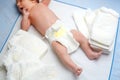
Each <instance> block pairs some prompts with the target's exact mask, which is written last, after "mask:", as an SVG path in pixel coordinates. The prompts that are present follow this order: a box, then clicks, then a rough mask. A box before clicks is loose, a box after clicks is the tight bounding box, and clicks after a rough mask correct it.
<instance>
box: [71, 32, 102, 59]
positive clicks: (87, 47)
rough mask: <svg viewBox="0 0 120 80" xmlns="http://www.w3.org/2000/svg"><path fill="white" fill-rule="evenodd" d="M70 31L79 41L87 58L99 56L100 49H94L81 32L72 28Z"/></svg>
mask: <svg viewBox="0 0 120 80" xmlns="http://www.w3.org/2000/svg"><path fill="white" fill-rule="evenodd" d="M71 32H72V34H73V37H74V38H75V39H76V40H77V41H78V42H79V43H80V47H81V48H82V50H83V51H84V52H85V53H86V55H87V57H88V58H89V59H97V58H99V57H100V55H101V53H102V51H94V50H93V49H92V48H91V47H90V45H89V43H88V40H87V39H86V38H85V37H84V36H83V35H82V33H80V32H79V31H77V30H72V31H71Z"/></svg>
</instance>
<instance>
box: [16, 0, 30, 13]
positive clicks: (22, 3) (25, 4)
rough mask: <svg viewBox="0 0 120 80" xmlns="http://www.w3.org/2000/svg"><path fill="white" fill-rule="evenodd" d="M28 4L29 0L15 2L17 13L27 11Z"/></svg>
mask: <svg viewBox="0 0 120 80" xmlns="http://www.w3.org/2000/svg"><path fill="white" fill-rule="evenodd" d="M30 2H31V1H30V0H17V2H16V4H17V7H18V9H19V11H20V12H22V11H23V9H27V8H28V5H29V3H30Z"/></svg>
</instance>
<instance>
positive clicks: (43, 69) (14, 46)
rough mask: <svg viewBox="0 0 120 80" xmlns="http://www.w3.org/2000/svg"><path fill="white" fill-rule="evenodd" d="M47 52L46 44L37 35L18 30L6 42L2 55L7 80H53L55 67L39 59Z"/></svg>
mask: <svg viewBox="0 0 120 80" xmlns="http://www.w3.org/2000/svg"><path fill="white" fill-rule="evenodd" d="M46 53H47V46H46V44H45V43H44V42H43V41H42V40H41V39H39V38H38V37H37V36H35V35H33V34H30V33H29V32H26V31H23V30H19V31H18V32H17V33H16V34H15V35H14V36H13V37H12V38H11V39H10V40H9V43H8V51H7V53H6V55H5V57H4V60H3V62H4V66H5V68H6V70H7V75H6V79H7V80H34V79H36V80H38V79H42V80H55V69H54V67H53V66H52V65H48V64H44V63H43V62H42V61H41V59H42V58H43V55H45V54H46Z"/></svg>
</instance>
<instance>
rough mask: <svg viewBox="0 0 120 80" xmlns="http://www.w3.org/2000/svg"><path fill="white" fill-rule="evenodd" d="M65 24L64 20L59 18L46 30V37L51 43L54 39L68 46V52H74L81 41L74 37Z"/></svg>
mask: <svg viewBox="0 0 120 80" xmlns="http://www.w3.org/2000/svg"><path fill="white" fill-rule="evenodd" d="M64 26H65V25H64V24H63V22H62V21H60V20H57V21H56V22H55V24H53V25H52V26H51V27H50V28H49V29H48V30H47V31H46V34H45V37H46V38H47V39H48V40H49V42H50V43H52V41H58V42H60V43H61V44H62V45H63V46H65V47H66V48H67V51H68V53H72V52H74V51H75V50H76V49H77V48H78V47H79V43H78V42H77V41H76V40H75V39H74V38H73V35H72V33H71V32H69V31H67V30H66V29H65V27H64Z"/></svg>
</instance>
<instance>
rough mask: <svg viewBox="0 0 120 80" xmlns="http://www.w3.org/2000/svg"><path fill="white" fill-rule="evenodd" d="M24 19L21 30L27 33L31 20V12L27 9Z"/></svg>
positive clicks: (24, 12) (24, 11)
mask: <svg viewBox="0 0 120 80" xmlns="http://www.w3.org/2000/svg"><path fill="white" fill-rule="evenodd" d="M22 14H23V17H22V21H21V29H23V30H25V31H27V30H28V29H29V27H30V25H31V24H30V20H29V12H28V11H27V10H25V9H23V12H22Z"/></svg>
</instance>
